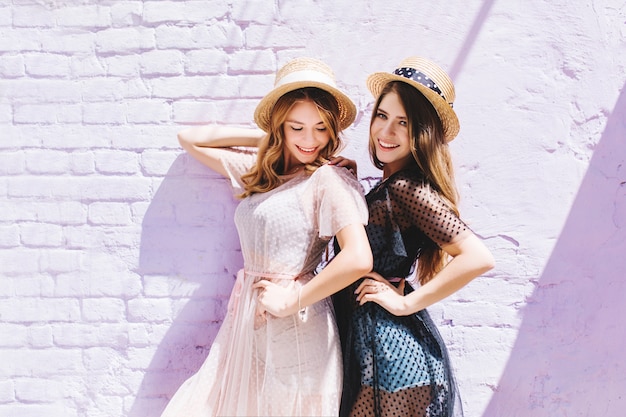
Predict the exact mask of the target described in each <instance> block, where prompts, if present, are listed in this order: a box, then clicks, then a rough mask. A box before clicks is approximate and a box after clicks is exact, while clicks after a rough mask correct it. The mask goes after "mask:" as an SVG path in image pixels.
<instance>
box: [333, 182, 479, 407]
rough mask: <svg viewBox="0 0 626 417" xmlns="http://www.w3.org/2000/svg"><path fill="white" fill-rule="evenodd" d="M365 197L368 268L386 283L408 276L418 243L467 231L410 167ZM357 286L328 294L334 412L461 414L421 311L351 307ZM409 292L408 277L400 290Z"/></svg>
mask: <svg viewBox="0 0 626 417" xmlns="http://www.w3.org/2000/svg"><path fill="white" fill-rule="evenodd" d="M366 199H367V203H368V208H369V223H368V226H367V234H368V238H369V240H370V245H371V247H372V252H373V255H374V271H376V272H378V273H379V274H381V275H382V276H384V277H385V278H388V279H390V281H396V280H397V278H405V277H407V276H409V275H410V274H411V273H412V272H413V270H414V267H415V264H416V261H417V259H418V258H419V254H420V251H422V250H423V249H424V248H426V247H428V246H433V245H444V244H446V243H448V242H450V241H451V240H452V239H453V238H454V237H455V236H457V235H459V234H460V233H462V232H463V231H465V230H467V226H466V225H465V224H464V223H463V222H462V221H461V220H460V219H459V218H458V217H457V216H456V215H455V214H454V213H452V212H451V211H450V210H449V209H448V207H447V205H446V204H445V203H444V202H443V201H442V200H441V199H440V197H439V195H438V194H437V192H436V191H435V190H433V189H432V188H431V187H430V186H429V185H428V184H427V183H426V182H425V181H424V179H423V177H422V174H421V173H420V172H419V171H417V170H404V171H399V172H397V173H395V174H393V175H391V176H390V177H389V178H387V179H386V180H385V181H381V182H380V183H379V184H378V185H377V186H375V187H374V188H373V189H372V190H371V191H370V192H369V193H368V195H367V197H366ZM393 278H395V279H393ZM359 283H360V281H359V282H357V283H355V284H353V285H352V286H350V287H348V288H346V289H345V290H343V291H341V292H339V293H338V294H336V295H335V296H334V297H333V301H334V304H335V310H336V315H337V324H338V327H339V331H340V335H341V341H342V348H343V356H344V389H343V398H342V404H341V414H340V415H341V416H350V417H369V416H372V417H374V416H376V417H383V416H384V417H391V416H403V417H408V416H415V417H444V416H445V417H451V416H455V417H457V416H461V415H462V410H461V406H460V401H459V398H458V395H457V392H456V386H455V383H454V378H453V375H452V371H451V367H450V362H449V359H448V355H447V351H446V348H445V345H444V343H443V341H442V338H441V335H440V334H439V332H438V330H437V328H436V327H435V325H434V323H433V321H432V320H431V318H430V316H429V314H428V312H427V311H426V310H422V311H420V312H418V313H416V314H413V315H411V316H404V317H398V316H394V315H392V314H391V313H389V312H387V311H386V310H385V309H383V308H382V307H380V306H379V305H378V304H375V303H366V304H365V305H363V306H358V304H357V303H356V299H355V295H354V290H355V288H356V286H358V284H359ZM412 291H413V288H412V287H411V286H410V285H409V283H408V282H407V283H406V286H405V293H409V292H412Z"/></svg>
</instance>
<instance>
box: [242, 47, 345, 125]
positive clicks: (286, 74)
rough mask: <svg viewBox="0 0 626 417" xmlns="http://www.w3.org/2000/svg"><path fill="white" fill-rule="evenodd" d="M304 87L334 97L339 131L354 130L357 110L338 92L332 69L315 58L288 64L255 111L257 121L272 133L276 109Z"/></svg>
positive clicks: (279, 72)
mask: <svg viewBox="0 0 626 417" xmlns="http://www.w3.org/2000/svg"><path fill="white" fill-rule="evenodd" d="M304 87H317V88H319V89H322V90H324V91H327V92H328V93H330V94H331V95H332V96H333V97H335V99H336V100H337V103H338V104H339V128H340V130H343V129H345V128H347V127H348V126H350V125H351V124H352V122H353V121H354V118H355V117H356V106H355V105H354V103H353V102H352V100H350V98H349V97H348V96H347V95H345V94H344V93H343V92H341V91H340V90H339V89H338V88H337V83H336V82H335V75H334V74H333V71H332V70H331V69H330V67H329V66H328V65H326V64H325V63H323V62H322V61H319V60H317V59H313V58H296V59H293V60H291V61H289V62H287V63H286V64H285V65H284V66H283V67H282V68H281V69H280V70H279V71H278V72H277V73H276V78H275V80H274V89H273V90H272V91H270V92H269V93H268V94H267V95H266V96H265V97H263V99H261V102H260V103H259V104H258V105H257V107H256V110H255V111H254V121H255V122H256V124H257V126H259V127H260V128H261V129H262V130H264V131H266V132H268V131H269V126H270V119H271V114H272V109H273V108H274V105H275V104H276V101H278V99H279V98H280V97H281V96H283V95H285V94H286V93H288V92H290V91H293V90H297V89H299V88H304Z"/></svg>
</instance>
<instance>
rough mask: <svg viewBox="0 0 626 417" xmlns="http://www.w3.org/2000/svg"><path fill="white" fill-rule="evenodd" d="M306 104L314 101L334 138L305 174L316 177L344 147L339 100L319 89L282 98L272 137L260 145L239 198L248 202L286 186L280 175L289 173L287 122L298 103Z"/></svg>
mask: <svg viewBox="0 0 626 417" xmlns="http://www.w3.org/2000/svg"><path fill="white" fill-rule="evenodd" d="M306 100H308V101H312V102H313V104H315V107H317V110H318V112H319V115H320V117H321V119H322V122H323V123H324V126H326V129H328V132H329V134H330V140H329V141H328V145H326V146H325V147H324V149H322V150H321V151H320V153H319V155H318V157H317V159H316V160H315V161H313V162H312V163H310V164H307V165H305V170H306V171H307V172H309V173H312V172H313V171H315V170H316V169H317V168H319V167H320V166H322V165H323V164H325V163H326V162H327V161H328V160H329V159H330V157H331V156H333V155H334V154H335V153H336V152H337V151H338V150H339V149H340V147H341V145H342V143H341V138H340V137H339V105H338V104H337V100H336V99H335V98H334V97H333V96H332V95H331V94H330V93H328V92H326V91H324V90H322V89H319V88H315V87H305V88H300V89H297V90H294V91H290V92H288V93H286V94H284V95H283V96H282V97H280V98H279V99H278V101H277V102H276V104H275V105H274V108H273V109H272V116H271V119H270V126H269V127H270V128H269V133H268V134H267V135H266V136H265V137H264V138H263V140H262V141H261V143H260V144H259V154H258V156H257V163H256V165H255V166H254V167H253V168H252V169H251V170H250V171H249V172H247V173H246V174H244V175H243V176H242V177H241V180H242V181H243V183H244V192H243V193H242V194H241V195H240V196H239V197H241V198H244V197H248V196H249V195H252V194H255V193H264V192H267V191H271V190H273V189H274V188H276V187H278V186H279V185H280V184H282V181H281V179H280V178H279V174H281V173H283V171H284V169H285V161H284V153H283V151H284V145H285V132H284V124H285V120H287V115H288V113H289V111H290V110H291V109H292V108H293V106H294V105H295V104H296V103H297V102H300V101H306Z"/></svg>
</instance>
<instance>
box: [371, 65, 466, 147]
mask: <svg viewBox="0 0 626 417" xmlns="http://www.w3.org/2000/svg"><path fill="white" fill-rule="evenodd" d="M390 81H402V82H404V83H407V84H409V85H411V86H413V87H415V88H416V89H417V90H419V91H420V92H421V93H422V94H423V95H424V96H425V97H426V98H427V99H428V101H430V103H431V104H432V105H433V107H434V108H435V110H437V114H439V118H440V119H441V122H442V123H443V131H444V136H445V139H446V142H450V141H451V140H452V139H454V138H455V137H456V135H457V134H458V133H459V129H460V126H459V119H458V118H457V116H456V113H455V112H454V110H453V109H452V104H453V103H454V99H455V93H454V84H453V83H452V80H451V79H450V77H449V76H448V74H446V72H445V71H444V70H442V69H441V68H440V67H439V65H437V64H435V63H434V62H432V61H430V60H428V59H426V58H422V57H417V56H413V57H409V58H406V59H404V60H403V61H402V62H401V63H400V65H398V67H397V68H396V69H395V70H394V71H393V72H392V73H389V72H375V73H374V74H372V75H370V76H369V77H368V78H367V88H369V90H370V91H371V93H372V94H373V95H374V97H376V98H378V96H379V95H380V93H381V91H382V90H383V88H384V87H385V85H387V83H389V82H390Z"/></svg>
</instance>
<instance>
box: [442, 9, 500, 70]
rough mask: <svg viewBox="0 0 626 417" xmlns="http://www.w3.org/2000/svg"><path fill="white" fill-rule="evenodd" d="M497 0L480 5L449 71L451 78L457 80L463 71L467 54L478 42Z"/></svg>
mask: <svg viewBox="0 0 626 417" xmlns="http://www.w3.org/2000/svg"><path fill="white" fill-rule="evenodd" d="M495 1H496V0H485V1H483V4H482V5H481V6H480V10H479V11H478V15H477V16H476V18H475V19H474V23H473V24H472V27H471V28H470V30H469V32H468V33H467V36H465V41H464V42H463V45H462V46H461V49H459V54H458V55H457V56H456V59H455V60H454V63H453V64H452V66H451V67H450V71H448V74H450V78H452V79H453V80H455V79H456V76H457V75H458V74H459V72H461V68H462V67H463V64H465V61H466V60H467V56H468V55H469V53H470V51H471V50H472V46H474V43H476V38H478V34H479V33H480V30H481V29H482V27H483V24H484V23H485V21H486V20H487V15H488V14H489V11H490V10H491V8H492V7H493V4H494V3H495Z"/></svg>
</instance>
